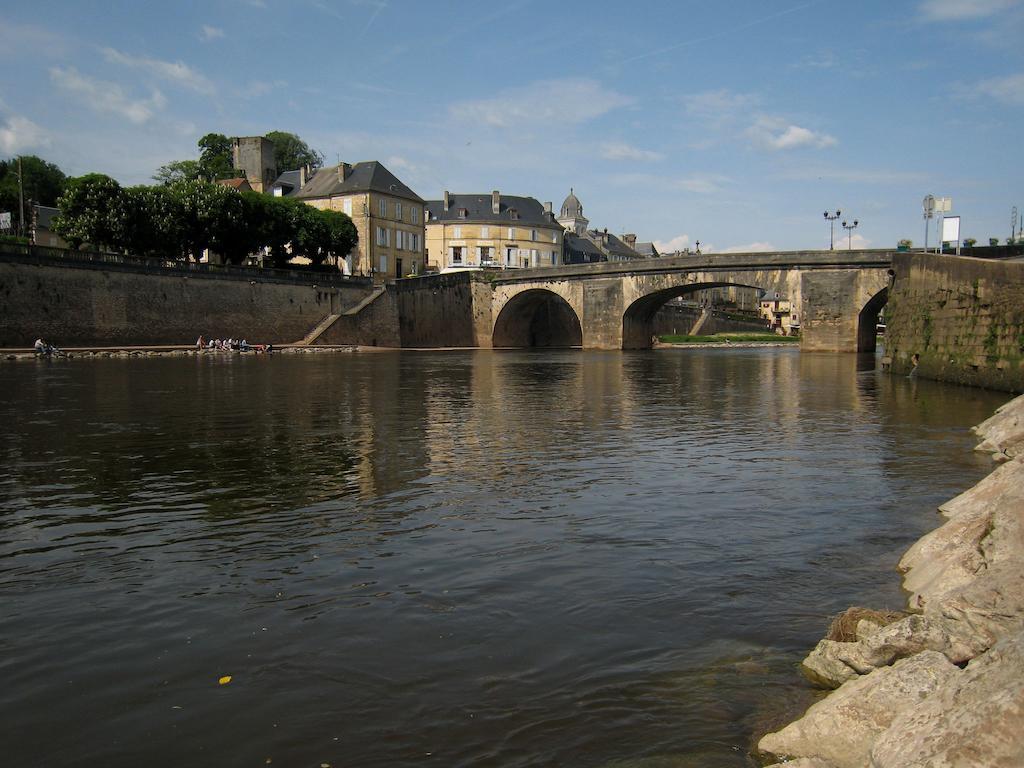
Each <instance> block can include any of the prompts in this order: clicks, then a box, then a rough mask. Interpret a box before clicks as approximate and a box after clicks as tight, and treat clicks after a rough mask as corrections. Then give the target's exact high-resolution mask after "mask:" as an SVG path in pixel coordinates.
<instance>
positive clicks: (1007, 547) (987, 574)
mask: <svg viewBox="0 0 1024 768" xmlns="http://www.w3.org/2000/svg"><path fill="white" fill-rule="evenodd" d="M975 432H976V433H977V434H978V436H979V437H981V438H982V442H981V443H980V444H979V445H978V446H977V448H976V449H975V450H978V451H983V452H986V453H990V454H991V455H992V457H993V460H994V461H995V462H996V463H998V464H999V465H1000V466H998V467H997V468H996V469H995V470H994V471H993V472H992V473H991V474H990V475H988V476H987V477H986V478H985V479H984V480H982V481H981V482H979V483H978V484H977V485H975V486H974V487H973V488H971V489H970V490H968V491H966V492H965V493H963V494H961V495H959V496H957V497H956V498H954V499H952V500H951V501H949V502H947V503H946V504H944V505H942V506H941V507H940V508H939V512H940V513H941V514H942V515H944V516H945V517H946V518H948V520H947V522H946V523H945V524H943V525H942V526H941V527H939V528H937V529H936V530H934V531H932V532H931V533H929V534H927V535H926V536H924V537H923V538H922V539H920V540H919V541H918V542H917V543H916V544H915V545H914V546H913V547H911V548H910V550H909V551H907V553H906V554H905V555H904V556H903V558H902V559H901V560H900V563H899V569H900V571H901V572H902V573H903V585H904V588H905V589H906V590H907V592H908V593H909V598H908V609H907V612H905V613H895V614H894V613H882V612H874V611H870V610H866V609H850V610H849V611H847V613H846V614H845V615H844V616H841V617H840V619H839V620H838V621H837V622H836V623H835V624H834V625H833V628H832V630H831V631H830V637H829V638H828V639H825V640H822V641H821V642H820V643H819V644H818V646H817V647H816V648H815V649H814V650H813V651H812V652H811V654H810V655H809V656H808V657H807V658H806V659H805V660H804V662H803V670H804V672H805V673H806V674H807V676H808V677H809V678H810V679H811V680H813V681H814V682H815V683H817V684H819V685H822V686H825V687H828V688H834V689H835V690H834V691H833V692H832V693H830V694H829V695H828V696H826V697H825V698H824V699H822V700H820V701H818V702H817V703H815V704H814V705H812V706H811V707H810V708H809V709H808V710H807V712H806V713H804V715H803V716H802V717H801V718H800V719H799V720H797V721H795V722H793V723H791V724H789V725H787V726H786V727H785V728H783V729H782V730H780V731H777V732H775V733H769V734H768V735H766V736H764V737H763V738H762V739H761V740H760V741H759V743H758V752H759V754H760V757H761V758H762V760H764V761H765V762H767V763H774V764H775V765H782V764H785V765H787V766H790V768H925V767H926V766H927V768H942V767H946V766H949V767H950V768H952V767H953V766H958V767H959V766H972V767H973V766H992V767H993V768H995V767H998V768H1020V766H1024V396H1021V397H1018V398H1016V399H1015V400H1012V401H1010V402H1009V403H1007V404H1006V405H1004V406H1003V407H1002V408H1000V409H999V410H998V411H996V413H995V415H994V416H992V417H991V418H990V419H988V420H987V421H985V422H983V423H982V424H980V425H978V426H977V427H975Z"/></svg>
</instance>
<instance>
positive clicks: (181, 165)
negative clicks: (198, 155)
mask: <svg viewBox="0 0 1024 768" xmlns="http://www.w3.org/2000/svg"><path fill="white" fill-rule="evenodd" d="M202 175H203V169H202V167H201V166H200V165H199V161H198V160H172V161H171V162H169V163H168V164H167V165H161V166H160V167H159V168H157V169H156V173H154V174H153V180H154V181H158V182H160V183H161V184H163V185H164V186H168V187H169V186H170V185H171V184H175V183H176V182H179V181H195V180H196V179H198V178H200V177H201V176H202Z"/></svg>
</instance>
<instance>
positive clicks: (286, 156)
mask: <svg viewBox="0 0 1024 768" xmlns="http://www.w3.org/2000/svg"><path fill="white" fill-rule="evenodd" d="M267 138H268V139H270V141H271V142H272V143H273V145H274V158H275V161H276V163H277V172H278V173H284V172H285V171H294V170H296V169H298V168H301V167H302V166H304V165H309V166H310V167H311V168H313V169H314V170H315V169H317V168H320V167H322V166H323V164H324V156H323V154H321V153H320V152H317V151H316V150H315V149H311V148H310V146H309V145H308V144H307V143H306V142H304V141H303V140H302V139H300V138H299V137H298V136H296V135H295V134H294V133H287V132H286V131H271V132H270V133H268V134H267Z"/></svg>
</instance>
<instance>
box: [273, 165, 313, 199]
mask: <svg viewBox="0 0 1024 768" xmlns="http://www.w3.org/2000/svg"><path fill="white" fill-rule="evenodd" d="M309 176H310V172H309V169H308V168H299V169H298V170H297V171H285V172H284V173H282V174H280V175H279V176H278V177H277V178H276V179H274V183H273V184H271V185H270V188H269V189H268V190H267V192H268V193H269V194H271V195H273V196H274V197H293V196H294V195H297V194H298V193H299V190H300V189H302V188H303V187H304V186H306V182H307V181H308V180H309Z"/></svg>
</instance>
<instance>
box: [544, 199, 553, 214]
mask: <svg viewBox="0 0 1024 768" xmlns="http://www.w3.org/2000/svg"><path fill="white" fill-rule="evenodd" d="M551 212H552V211H551V201H550V200H549V201H548V202H546V203H544V213H551Z"/></svg>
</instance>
